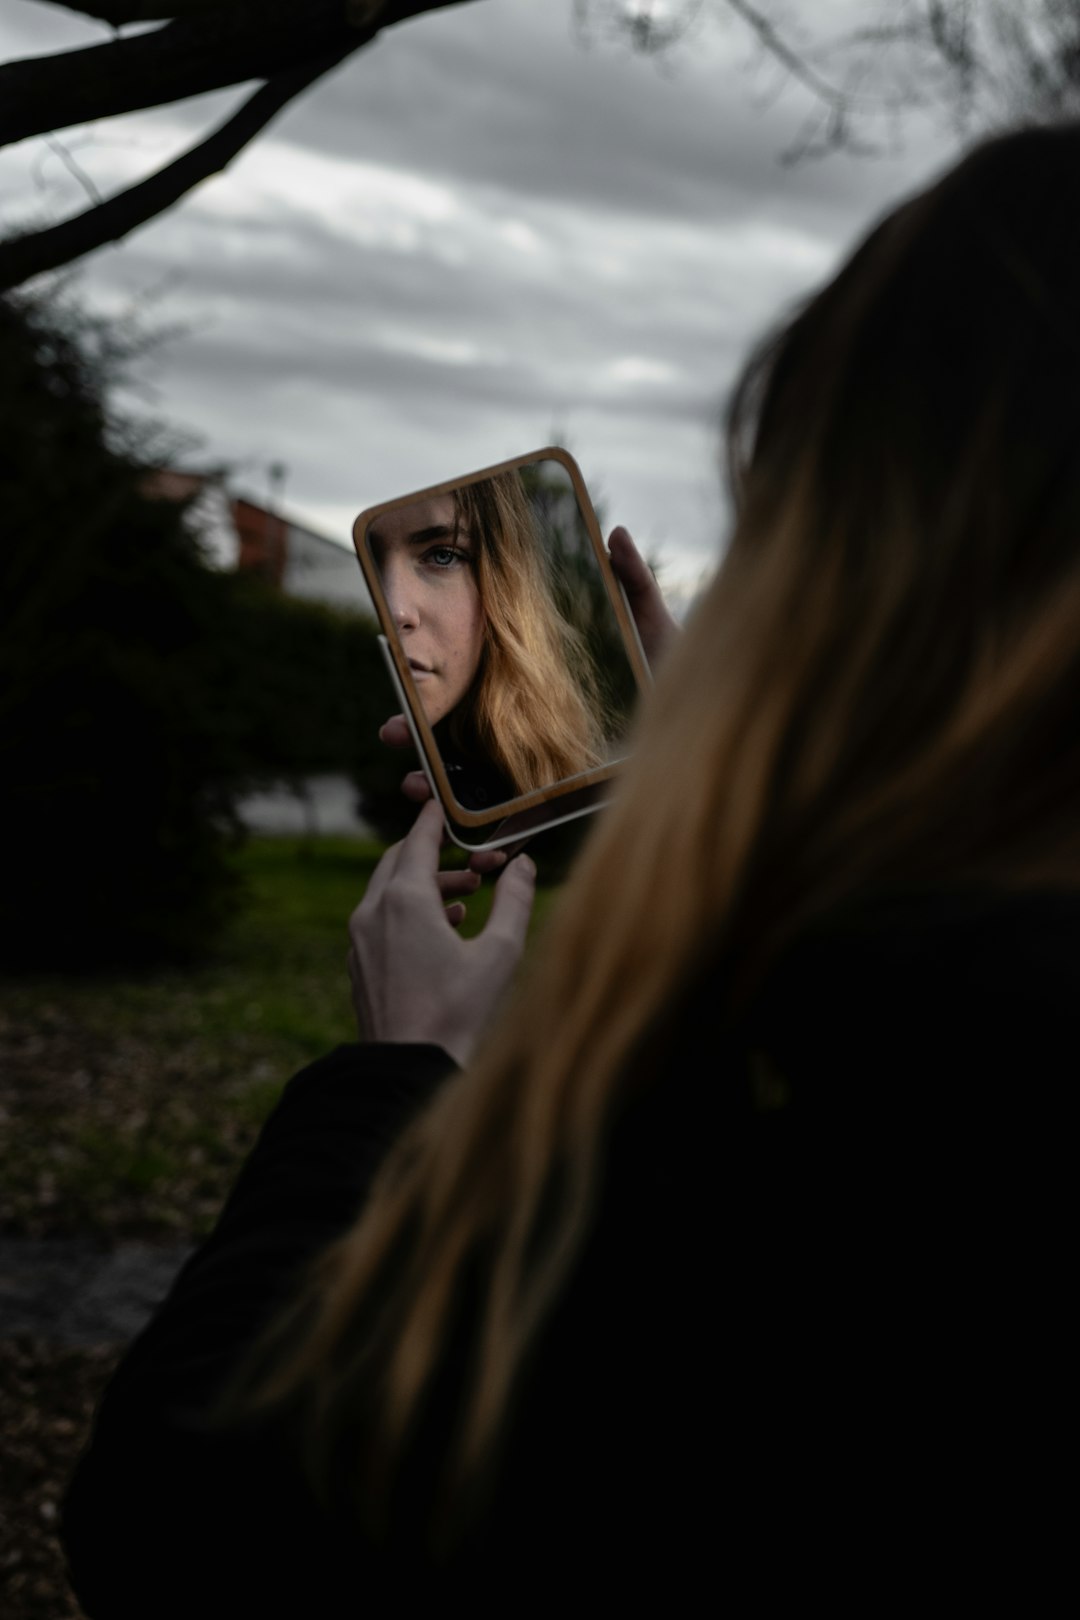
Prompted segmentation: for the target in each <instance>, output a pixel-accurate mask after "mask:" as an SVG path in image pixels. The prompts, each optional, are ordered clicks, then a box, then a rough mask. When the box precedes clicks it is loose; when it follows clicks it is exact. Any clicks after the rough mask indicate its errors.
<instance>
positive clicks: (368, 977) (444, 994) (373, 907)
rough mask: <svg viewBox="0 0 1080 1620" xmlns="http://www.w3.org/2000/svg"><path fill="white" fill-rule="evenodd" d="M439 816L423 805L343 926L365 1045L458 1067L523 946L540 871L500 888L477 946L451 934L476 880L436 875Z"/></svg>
mask: <svg viewBox="0 0 1080 1620" xmlns="http://www.w3.org/2000/svg"><path fill="white" fill-rule="evenodd" d="M441 843H442V811H441V810H440V808H439V806H438V804H437V803H436V802H435V801H434V800H431V801H430V802H429V803H428V804H425V806H424V807H423V809H422V810H421V811H420V814H419V815H418V816H417V818H416V822H415V824H414V826H413V828H412V831H411V832H410V833H409V834H408V836H407V837H405V838H404V839H402V841H401V843H400V844H394V845H393V846H392V848H390V849H388V850H387V851H386V854H385V855H384V856H383V858H382V860H381V861H380V862H379V864H378V866H377V867H376V868H375V871H374V872H373V873H372V876H371V882H370V883H369V884H368V887H367V893H366V894H365V895H364V898H363V900H361V902H360V904H359V905H358V906H357V908H356V910H355V911H354V912H353V914H352V916H351V917H350V919H349V937H350V940H351V942H352V943H351V946H350V949H349V978H350V980H351V983H352V994H353V1005H354V1007H355V1009H356V1022H357V1029H358V1032H359V1038H360V1039H361V1040H362V1041H431V1042H433V1043H434V1044H435V1045H436V1046H441V1047H442V1048H443V1050H444V1051H446V1052H448V1053H449V1054H450V1056H451V1057H452V1058H453V1059H454V1061H455V1062H456V1063H459V1064H465V1063H467V1062H468V1061H469V1059H470V1057H471V1056H472V1052H473V1048H474V1046H475V1045H476V1042H477V1040H478V1039H479V1038H480V1036H481V1035H482V1034H483V1032H484V1031H485V1029H486V1028H487V1026H488V1024H489V1023H490V1022H491V1019H492V1016H493V1014H494V1012H495V1010H496V1008H497V1006H498V1004H499V1002H500V1001H501V1000H502V997H503V995H504V993H505V991H506V988H507V986H508V985H509V983H510V980H511V978H512V977H513V974H514V970H515V968H516V967H517V964H518V962H519V960H520V958H521V953H522V950H523V949H524V945H525V931H526V929H527V927H528V922H529V917H530V914H531V912H532V905H533V897H534V893H535V879H536V868H535V867H534V866H533V864H532V862H531V861H530V860H529V858H528V856H525V855H521V856H519V857H518V858H517V859H516V860H514V861H511V862H510V864H509V866H508V867H507V870H506V871H505V872H504V874H503V876H502V877H501V878H500V880H499V882H498V884H497V886H496V889H495V899H494V903H493V904H492V907H491V915H490V917H489V918H488V921H487V923H486V925H485V927H484V929H483V930H482V932H481V933H479V934H478V935H477V936H476V938H475V939H462V938H461V937H460V935H459V934H457V933H456V932H455V928H456V926H457V924H458V923H460V922H461V920H462V918H463V917H464V915H465V907H464V906H463V905H462V904H461V902H460V901H458V900H455V901H454V903H453V904H451V905H450V906H449V907H448V908H447V909H446V910H444V909H443V901H444V899H445V898H447V897H448V896H456V895H461V894H472V893H473V892H474V891H475V890H476V888H477V887H478V885H479V883H480V878H479V876H478V875H477V874H476V873H475V872H440V871H439V846H440V845H441Z"/></svg>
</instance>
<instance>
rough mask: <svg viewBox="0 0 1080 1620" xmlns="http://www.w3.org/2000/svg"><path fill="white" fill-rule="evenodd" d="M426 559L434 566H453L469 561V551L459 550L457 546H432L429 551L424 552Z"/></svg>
mask: <svg viewBox="0 0 1080 1620" xmlns="http://www.w3.org/2000/svg"><path fill="white" fill-rule="evenodd" d="M424 561H425V562H426V563H429V564H430V565H431V566H432V567H433V568H438V569H446V568H453V567H455V566H456V565H457V564H458V563H467V562H468V561H469V553H468V552H467V551H459V550H458V548H457V547H456V546H431V547H430V548H429V549H428V550H427V551H425V552H424Z"/></svg>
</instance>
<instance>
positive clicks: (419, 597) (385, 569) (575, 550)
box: [366, 458, 638, 811]
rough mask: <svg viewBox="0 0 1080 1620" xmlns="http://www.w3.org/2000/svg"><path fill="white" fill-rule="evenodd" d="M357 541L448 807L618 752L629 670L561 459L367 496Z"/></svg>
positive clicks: (503, 795)
mask: <svg viewBox="0 0 1080 1620" xmlns="http://www.w3.org/2000/svg"><path fill="white" fill-rule="evenodd" d="M366 541H367V545H368V547H369V553H370V556H371V558H372V560H373V562H374V565H375V568H376V571H377V575H378V579H379V582H380V584H381V587H382V592H383V596H384V599H385V606H386V611H387V615H388V617H389V619H390V620H391V622H392V624H393V628H394V631H395V632H396V634H397V636H398V639H399V642H400V646H401V649H402V651H403V653H404V656H405V658H406V659H407V661H408V666H409V669H410V671H411V673H412V677H413V680H414V682H415V685H416V691H417V694H418V696H419V700H420V703H421V704H422V706H423V711H424V714H425V716H426V718H427V721H428V723H429V725H430V726H431V727H432V731H433V735H434V737H435V741H436V743H437V745H438V747H439V750H440V754H441V757H442V761H443V764H444V767H445V769H446V773H447V777H448V780H449V783H450V786H451V788H452V791H453V793H454V797H455V798H456V799H457V801H458V803H459V804H460V805H461V806H463V807H464V808H465V809H468V810H478V811H479V810H486V809H487V808H489V807H490V806H494V805H497V804H503V803H505V802H507V801H508V800H512V799H514V798H517V797H519V796H520V795H522V794H526V793H530V792H533V791H535V790H538V789H546V788H549V787H551V786H552V785H554V784H556V783H559V782H563V781H565V780H566V779H567V778H569V777H576V776H579V775H580V774H581V773H583V772H586V771H590V770H593V769H595V768H596V767H598V766H604V765H607V764H610V763H611V762H612V761H613V760H615V759H617V758H619V757H620V756H621V754H622V753H623V752H624V747H623V739H624V736H625V732H626V728H627V725H628V721H629V716H630V711H631V708H632V706H633V703H634V700H635V698H636V695H637V689H638V682H637V679H636V678H635V675H634V671H633V667H632V665H631V661H630V658H629V657H628V654H627V651H626V648H625V646H624V643H623V636H622V631H621V629H620V626H619V622H618V619H617V616H616V614H615V611H614V608H613V606H612V603H611V600H610V598H609V595H608V590H607V587H606V585H605V583H604V578H603V575H602V573H601V569H600V565H599V563H598V561H597V557H596V553H595V550H594V545H593V540H592V538H591V536H590V533H589V526H588V523H587V521H586V517H585V514H584V512H583V511H582V508H581V505H580V503H579V501H578V497H577V493H576V491H575V489H574V485H573V482H572V479H571V477H570V474H569V472H568V470H567V468H566V467H565V466H563V464H562V463H561V462H559V461H556V460H554V459H549V458H545V459H542V460H537V461H534V462H531V463H526V464H524V465H520V466H516V467H511V468H510V469H509V470H503V471H499V472H497V473H495V474H494V475H492V476H489V477H486V478H482V479H479V480H474V481H472V482H468V483H462V484H459V485H457V486H455V487H452V488H449V489H446V490H442V491H437V492H435V493H431V494H427V495H423V496H419V497H418V498H417V499H416V500H415V501H412V502H408V503H406V504H404V505H397V506H394V507H392V508H391V509H389V510H387V509H386V508H381V509H379V510H377V511H376V512H375V513H374V514H373V516H372V518H371V521H370V523H369V525H368V528H367V533H366Z"/></svg>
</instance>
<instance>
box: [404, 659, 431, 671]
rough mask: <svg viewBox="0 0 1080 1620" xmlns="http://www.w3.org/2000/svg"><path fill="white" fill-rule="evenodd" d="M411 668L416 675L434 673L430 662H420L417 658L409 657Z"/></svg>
mask: <svg viewBox="0 0 1080 1620" xmlns="http://www.w3.org/2000/svg"><path fill="white" fill-rule="evenodd" d="M409 668H410V669H411V670H412V672H413V674H414V675H431V674H433V673H434V671H433V670H432V668H431V665H430V664H420V663H418V662H417V661H416V659H415V658H410V659H409Z"/></svg>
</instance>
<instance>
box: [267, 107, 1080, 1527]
mask: <svg viewBox="0 0 1080 1620" xmlns="http://www.w3.org/2000/svg"><path fill="white" fill-rule="evenodd" d="M1078 424H1080V131H1078V130H1077V129H1076V128H1066V129H1061V130H1057V131H1036V130H1031V131H1025V132H1021V133H1018V134H1015V135H1012V136H1007V137H1004V138H1001V139H998V140H996V141H994V142H991V143H989V144H988V145H986V146H984V147H982V148H981V149H979V150H977V151H975V152H974V153H973V154H972V155H971V156H969V157H968V158H967V159H966V160H965V161H964V162H962V163H961V164H960V165H959V166H958V167H957V168H955V169H954V170H953V171H951V172H950V173H949V174H947V175H946V176H945V178H944V179H943V180H941V181H940V182H939V183H938V184H937V185H935V186H933V187H932V188H931V189H929V190H928V191H926V192H925V193H924V194H922V195H920V196H918V197H916V198H915V199H914V200H913V201H911V202H909V203H907V204H906V205H905V206H903V207H901V208H898V209H897V210H896V211H895V212H894V213H892V214H891V215H890V216H889V217H888V218H887V219H885V221H884V222H883V223H882V224H881V225H880V226H878V228H877V229H876V230H874V232H873V233H872V234H871V235H870V237H869V238H868V239H867V240H866V242H864V244H863V245H862V246H861V247H860V248H859V250H858V251H857V252H856V253H855V255H854V257H853V258H852V259H851V260H850V262H849V263H848V264H847V265H846V266H845V268H844V269H843V270H842V271H841V272H840V273H839V275H837V276H836V278H835V280H833V281H832V283H831V284H830V285H829V286H827V287H826V288H825V289H824V291H823V292H821V293H820V294H819V295H818V296H817V297H815V298H814V299H813V301H812V302H811V303H810V304H809V305H808V306H807V307H806V308H805V309H804V310H803V311H802V313H800V314H799V315H798V316H797V317H796V318H795V319H794V320H793V321H791V322H790V324H789V325H788V326H787V327H786V328H785V329H784V330H783V331H782V332H781V333H780V334H779V335H778V336H777V337H775V338H773V339H772V340H771V341H770V342H768V343H767V344H766V345H765V346H764V347H763V348H762V349H761V350H760V351H759V352H758V354H757V355H756V356H755V357H754V359H753V361H752V363H751V364H750V366H749V368H748V370H747V372H746V374H745V376H744V378H743V380H742V383H741V385H740V386H739V388H738V390H737V392H736V394H735V397H734V400H733V403H732V405H731V409H730V420H729V450H730V462H731V478H732V485H733V489H734V492H735V496H736V503H737V521H736V525H735V531H734V535H733V537H732V541H731V545H730V548H729V550H728V553H727V555H726V558H725V560H724V563H723V566H722V568H721V570H720V573H719V576H718V578H717V579H716V581H715V583H714V585H713V586H712V588H711V590H710V592H709V593H708V595H707V597H706V598H705V599H704V600H703V601H702V603H701V604H700V606H699V608H698V610H697V613H696V616H695V618H694V620H693V622H692V624H691V627H690V628H689V630H688V631H687V633H686V634H685V636H684V637H683V638H682V641H681V644H680V645H679V646H677V647H676V648H675V649H674V650H673V652H672V654H671V656H670V659H669V662H668V665H667V667H666V668H665V670H664V672H663V675H662V678H661V680H660V682H659V685H658V687H657V689H656V691H655V693H654V695H653V697H652V699H651V701H650V704H649V707H648V712H647V713H646V715H645V716H644V720H643V723H642V725H641V729H640V734H639V737H638V746H637V749H636V752H635V755H634V758H633V760H632V762H631V763H630V765H629V767H628V769H627V771H626V775H625V778H624V781H623V787H622V791H621V795H620V798H619V801H618V803H617V804H616V805H615V806H614V807H613V808H611V809H609V810H608V811H606V812H605V814H604V816H603V818H602V819H601V821H600V824H599V825H598V826H597V828H596V830H595V832H594V834H593V836H592V838H591V841H590V843H589V844H588V846H587V849H586V852H585V855H584V857H583V859H582V860H581V862H580V863H579V865H578V867H577V868H576V870H575V872H574V874H573V876H572V879H571V882H570V884H569V887H568V891H567V893H566V895H565V896H564V899H563V902H562V906H561V910H560V911H559V913H558V916H557V918H556V920H555V921H554V923H553V925H552V927H551V929H550V931H549V933H548V935H547V938H546V940H545V942H544V949H543V951H542V952H541V953H540V954H539V956H538V958H537V960H536V961H535V962H534V963H533V964H532V966H531V971H529V973H528V975H527V978H526V981H525V984H524V986H523V988H522V990H521V992H520V994H519V996H518V998H517V1001H516V1003H515V1005H514V1007H513V1008H512V1009H511V1011H510V1012H509V1014H508V1015H507V1016H506V1017H505V1019H504V1020H503V1022H502V1024H501V1026H500V1028H499V1029H498V1031H497V1032H496V1034H495V1036H494V1038H493V1039H492V1040H491V1041H490V1042H489V1044H488V1045H487V1047H486V1049H485V1050H484V1052H483V1054H482V1056H481V1057H480V1060H479V1061H478V1062H477V1063H476V1066H475V1068H474V1069H473V1070H471V1071H470V1072H469V1073H467V1074H465V1075H464V1076H462V1077H461V1078H460V1079H459V1080H458V1081H456V1082H453V1083H451V1084H449V1085H448V1086H447V1087H446V1088H445V1089H444V1090H443V1091H442V1093H441V1094H440V1095H439V1096H438V1098H437V1099H436V1101H435V1102H434V1104H433V1105H432V1106H431V1107H430V1108H429V1109H428V1110H427V1112H426V1113H425V1114H424V1116H423V1117H422V1118H421V1119H420V1120H419V1121H418V1122H417V1123H416V1124H415V1126H414V1127H413V1128H412V1129H411V1130H410V1131H409V1132H408V1133H407V1134H406V1137H405V1139H404V1140H403V1141H402V1142H401V1143H400V1145H399V1146H398V1148H397V1149H396V1150H395V1151H394V1152H393V1153H392V1154H391V1156H390V1158H389V1160H388V1162H387V1163H386V1165H385V1168H384V1169H383V1170H382V1172H381V1174H380V1176H379V1178H378V1180H377V1183H376V1185H375V1188H374V1191H373V1194H372V1197H371V1200H370V1203H369V1205H368V1207H367V1209H366V1211H365V1213H364V1215H363V1217H362V1219H361V1220H360V1221H359V1223H358V1224H357V1225H356V1227H355V1228H354V1229H353V1230H352V1231H351V1232H349V1233H348V1234H347V1235H346V1236H344V1237H343V1238H342V1239H341V1240H340V1241H339V1242H338V1243H336V1244H335V1245H334V1247H333V1248H332V1249H331V1250H330V1251H329V1252H328V1253H327V1254H326V1255H325V1256H324V1258H323V1259H322V1260H321V1261H320V1262H319V1264H318V1266H317V1268H316V1270H315V1272H314V1274H313V1276H312V1279H311V1285H310V1288H309V1290H308V1292H307V1293H306V1295H305V1296H304V1298H303V1299H302V1300H301V1301H300V1302H299V1304H298V1305H297V1307H296V1310H295V1311H294V1313H293V1314H292V1315H290V1316H289V1317H288V1318H287V1319H286V1320H285V1321H284V1322H283V1323H282V1324H280V1326H279V1329H278V1332H277V1335H276V1337H275V1338H274V1339H273V1340H272V1341H271V1342H270V1344H269V1346H268V1347H264V1350H263V1353H262V1356H261V1359H260V1361H259V1363H258V1367H257V1378H256V1382H255V1388H256V1391H257V1393H256V1394H254V1395H250V1396H249V1404H250V1405H252V1406H255V1407H257V1408H261V1409H265V1408H267V1407H273V1408H278V1409H279V1410H280V1409H288V1410H290V1411H291V1412H292V1413H293V1414H294V1415H295V1416H296V1418H297V1420H298V1422H299V1425H300V1432H301V1433H302V1435H303V1437H304V1443H305V1448H306V1454H307V1461H308V1466H309V1468H310V1470H311V1474H312V1477H313V1479H314V1480H315V1481H316V1482H317V1483H318V1484H320V1485H321V1487H322V1488H323V1490H324V1491H325V1492H326V1493H327V1494H328V1495H329V1496H331V1497H332V1498H333V1499H334V1500H335V1501H336V1502H337V1503H338V1504H339V1506H340V1505H341V1503H342V1501H343V1500H346V1501H348V1500H352V1501H355V1502H356V1503H357V1504H358V1506H359V1511H360V1512H361V1513H362V1514H364V1515H365V1516H366V1518H367V1520H368V1522H369V1524H371V1525H373V1526H375V1527H376V1528H377V1527H378V1522H379V1517H380V1513H381V1512H382V1511H383V1510H384V1509H385V1504H386V1502H387V1500H388V1496H389V1490H390V1485H391V1482H392V1480H393V1479H394V1477H395V1473H396V1470H397V1469H398V1467H399V1465H400V1464H402V1463H403V1462H404V1461H405V1460H406V1459H407V1457H408V1455H409V1448H410V1445H411V1443H412V1442H413V1440H414V1438H415V1435H416V1432H417V1429H416V1425H417V1424H418V1423H419V1422H421V1421H422V1418H423V1414H424V1410H425V1397H426V1395H427V1394H428V1393H429V1391H430V1389H431V1387H432V1384H433V1381H434V1380H435V1378H436V1375H437V1374H440V1373H441V1374H442V1375H443V1377H444V1378H445V1377H446V1376H447V1373H446V1360H445V1358H446V1350H447V1345H448V1344H449V1343H450V1342H452V1341H453V1342H456V1343H458V1345H459V1346H460V1343H461V1341H460V1338H458V1337H457V1335H458V1334H459V1332H460V1318H461V1313H462V1310H465V1311H466V1312H467V1320H468V1324H469V1327H470V1333H469V1336H468V1343H469V1346H470V1354H469V1356H468V1358H467V1359H466V1361H465V1371H463V1372H459V1371H457V1370H455V1371H454V1372H453V1378H454V1380H455V1385H454V1387H455V1389H456V1391H457V1393H458V1394H459V1397H460V1400H459V1406H460V1411H461V1414H462V1416H461V1422H460V1426H459V1428H458V1429H457V1432H456V1433H455V1434H454V1435H453V1436H452V1440H451V1443H450V1445H449V1447H448V1449H447V1453H446V1456H445V1475H444V1479H443V1481H442V1490H441V1497H440V1499H439V1500H440V1502H441V1504H442V1509H447V1510H448V1504H450V1502H451V1501H455V1502H456V1503H457V1509H456V1511H457V1512H458V1514H459V1517H458V1518H457V1519H453V1518H451V1517H449V1516H446V1515H444V1516H443V1517H442V1518H440V1511H441V1509H440V1507H439V1506H438V1505H437V1506H436V1509H435V1511H434V1513H433V1526H435V1530H433V1534H434V1533H435V1532H436V1531H438V1530H441V1531H442V1532H443V1533H445V1534H451V1535H452V1534H453V1533H454V1531H455V1526H457V1525H460V1523H461V1522H462V1518H464V1519H467V1517H468V1514H469V1512H474V1513H475V1512H479V1511H481V1506H480V1504H482V1502H483V1499H484V1498H483V1491H484V1488H485V1485H486V1483H487V1482H489V1481H490V1479H491V1477H492V1476H493V1473H494V1471H495V1469H496V1468H497V1457H498V1442H499V1440H500V1437H501V1435H502V1434H503V1433H504V1431H505V1429H506V1426H507V1424H508V1423H509V1422H510V1421H511V1420H512V1407H511V1398H512V1395H513V1393H514V1389H515V1385H516V1381H517V1379H518V1377H519V1375H520V1372H521V1369H522V1364H523V1359H524V1357H525V1355H526V1351H527V1349H528V1347H529V1346H530V1343H531V1342H532V1341H533V1339H534V1336H535V1335H536V1333H537V1329H538V1327H539V1326H540V1324H541V1322H542V1321H543V1319H544V1318H545V1315H546V1314H547V1313H548V1312H549V1311H550V1310H551V1308H552V1305H553V1302H554V1301H555V1300H556V1299H557V1297H558V1296H559V1293H560V1290H561V1289H562V1287H563V1286H564V1284H565V1282H566V1280H567V1277H568V1275H569V1272H570V1269H571V1267H572V1264H573V1262H574V1258H575V1255H576V1253H577V1251H578V1249H579V1247H580V1245H581V1243H582V1240H583V1237H584V1235H585V1234H586V1232H587V1231H588V1229H589V1224H590V1219H591V1215H592V1212H593V1208H594V1204H595V1201H596V1197H597V1194H598V1179H599V1173H600V1172H599V1165H600V1158H601V1149H602V1146H603V1143H604V1141H605V1139H606V1136H607V1133H608V1131H609V1128H610V1125H611V1123H612V1121H613V1119H614V1117H615V1116H616V1115H617V1113H618V1111H619V1109H620V1107H621V1106H622V1105H623V1104H624V1103H625V1101H626V1100H627V1099H628V1097H630V1096H631V1095H632V1094H633V1092H634V1091H635V1090H636V1089H638V1088H640V1087H642V1086H645V1085H648V1084H650V1083H662V1078H663V1064H664V1052H665V1045H666V1042H665V1031H666V1030H667V1029H668V1028H669V1027H671V1021H672V1020H673V1018H674V1017H675V1015H676V1012H677V1010H678V1007H679V1003H680V998H681V997H682V996H683V994H684V993H685V992H686V990H687V988H688V987H689V986H690V985H691V984H692V983H693V982H694V980H695V978H696V977H698V976H700V975H701V974H702V972H703V971H705V970H706V969H708V971H709V972H711V973H712V974H714V975H715V978H714V980H713V981H711V982H715V994H716V1000H717V1006H718V1033H719V1030H720V1029H721V1028H723V1027H724V1025H725V1024H726V1026H727V1027H729V1028H730V1029H732V1030H735V1031H737V1029H738V1024H739V1019H740V1014H741V1013H742V1011H743V1009H744V1008H745V1007H746V1005H747V1003H748V1001H749V1000H750V998H752V997H753V995H754V992H755V990H756V989H757V988H758V987H759V986H760V984H761V982H762V980H763V978H764V977H765V976H766V975H767V974H768V972H769V970H770V966H771V964H773V963H774V962H775V960H776V958H777V957H778V955H779V954H780V953H782V952H783V950H784V949H785V947H786V946H787V945H788V944H790V942H791V941H792V940H793V939H794V938H795V937H796V936H797V935H798V934H800V933H801V932H802V931H803V930H805V929H806V928H807V927H809V926H811V925H812V924H813V923H814V922H815V921H816V920H818V919H821V918H822V917H824V916H825V915H827V914H829V913H832V912H834V911H835V910H836V909H837V908H839V907H842V906H845V905H849V904H854V903H859V902H862V901H865V900H867V899H869V898H870V897H872V896H874V895H877V894H885V893H888V892H890V891H895V890H896V889H897V888H898V887H904V888H908V887H911V886H922V887H941V886H943V885H960V884H980V885H993V886H1002V887H1014V888H1016V887H1026V886H1056V887H1064V886H1072V885H1074V884H1076V883H1077V881H1078V880H1080V453H1078V450H1077V430H1078ZM454 1366H455V1368H456V1367H457V1366H458V1363H457V1362H456V1361H455V1363H454ZM250 1387H251V1386H249V1388H250ZM462 1504H464V1506H462ZM448 1527H449V1528H448Z"/></svg>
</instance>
